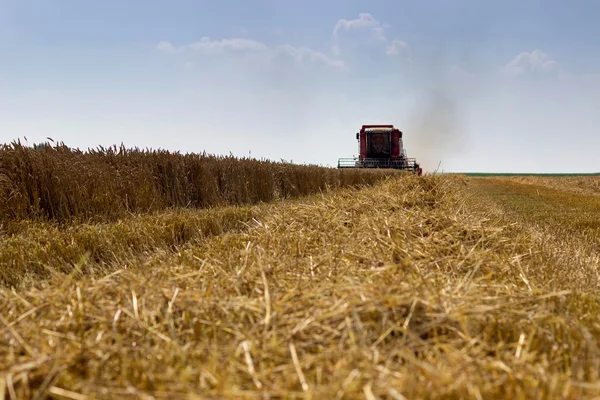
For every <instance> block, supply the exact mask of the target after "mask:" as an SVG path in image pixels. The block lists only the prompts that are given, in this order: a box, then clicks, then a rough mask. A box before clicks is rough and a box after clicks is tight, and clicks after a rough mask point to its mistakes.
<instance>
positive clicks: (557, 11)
mask: <svg viewBox="0 0 600 400" xmlns="http://www.w3.org/2000/svg"><path fill="white" fill-rule="evenodd" d="M598 17H600V2H594V1H592V0H589V1H571V2H566V1H558V0H546V1H541V0H530V1H516V0H509V1H503V2H494V3H492V2H488V1H474V0H458V1H442V0H424V1H418V2H417V1H412V2H408V1H357V0H351V1H342V0H331V1H322V2H320V1H312V0H310V1H303V2H284V1H274V0H272V1H249V0H248V1H241V0H220V1H210V2H209V1H191V0H171V1H156V0H147V1H141V0H139V1H138V0H129V1H122V0H120V1H117V0H103V1H101V2H100V1H98V2H92V1H84V0H53V1H46V0H44V1H42V0H36V1H34V0H18V1H16V0H14V1H8V0H0V141H1V142H10V141H12V140H14V139H17V138H21V140H23V138H24V137H27V139H28V141H29V142H30V143H37V142H40V141H44V140H45V138H46V137H48V136H49V137H52V138H53V139H55V140H60V141H64V142H65V143H66V144H67V145H70V146H73V147H79V148H82V149H85V148H88V147H96V146H97V145H103V146H107V145H111V144H120V143H124V144H125V145H126V146H129V147H133V146H137V147H142V148H144V147H151V148H159V147H160V148H166V149H170V150H179V151H181V152H202V151H207V152H210V153H217V154H228V153H230V152H231V153H233V154H235V155H238V156H247V155H249V154H251V155H252V156H253V157H265V158H270V159H277V160H278V159H285V160H293V161H294V162H298V163H316V164H322V165H335V164H336V162H337V158H338V157H345V156H352V155H355V154H356V152H357V149H356V147H357V146H356V140H355V138H354V134H355V132H357V131H358V129H360V126H361V125H362V124H369V123H392V124H395V125H396V126H398V127H399V128H400V129H401V130H403V131H404V135H405V139H404V141H405V145H406V148H407V152H408V154H409V156H413V157H417V158H418V159H419V160H420V161H421V162H422V163H423V164H424V166H425V168H426V169H428V170H431V169H433V168H436V167H437V166H438V164H439V163H440V162H441V165H442V169H444V170H446V171H509V172H510V171H514V172H554V171H564V172H586V171H600V157H599V156H598V153H599V150H598V149H600V135H599V132H600V131H599V129H600V114H598V109H599V106H600V41H598V40H597V38H598V37H599V35H600V27H598V25H597V23H596V21H597V19H598Z"/></svg>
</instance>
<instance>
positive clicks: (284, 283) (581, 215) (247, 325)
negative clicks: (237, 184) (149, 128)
mask: <svg viewBox="0 0 600 400" xmlns="http://www.w3.org/2000/svg"><path fill="white" fill-rule="evenodd" d="M103 157H104V156H103ZM149 157H150V156H149ZM103 160H104V159H103ZM122 164H123V165H129V164H127V163H122ZM99 165H104V164H103V163H99ZM136 165H139V164H136ZM144 165H146V164H144ZM158 165H163V164H158ZM167 165H168V164H167ZM184 165H185V164H184ZM256 165H258V167H257V170H260V171H267V176H268V175H269V173H268V172H269V171H270V170H269V169H268V168H267V167H264V168H265V169H264V170H263V169H261V168H263V167H262V164H256ZM273 167H274V169H275V170H276V169H277V168H279V166H277V165H274V166H273ZM61 168H66V166H62V167H61ZM76 170H77V169H74V170H70V171H73V172H75V171H76ZM132 170H133V169H132ZM302 171H308V170H302ZM251 172H252V171H251V170H250V173H249V174H248V176H251V175H252V173H251ZM85 176H89V175H85ZM173 176H181V175H177V174H176V175H173ZM226 176H230V177H234V176H235V175H226ZM292 176H293V174H292ZM303 179H305V180H307V179H308V180H310V179H320V178H319V175H318V173H315V175H311V176H308V175H304V176H303ZM519 179H520V178H519ZM536 179H538V178H527V179H526V180H524V181H519V180H518V179H517V180H515V179H513V178H504V177H493V178H492V177H489V178H486V177H464V176H455V175H428V176H423V177H417V176H413V175H396V177H393V178H392V179H381V180H379V181H378V182H373V185H371V186H368V187H363V188H362V189H360V190H358V189H356V188H355V187H350V186H347V187H337V188H335V189H333V187H332V188H330V189H327V188H325V190H323V191H322V192H319V190H320V189H317V191H316V192H315V194H312V195H309V196H304V197H296V198H295V199H294V200H283V201H278V202H272V203H260V204H251V202H250V203H248V204H238V205H234V206H226V205H224V204H223V206H219V207H211V208H207V209H197V208H187V209H186V208H181V207H169V208H165V209H157V211H156V212H152V213H143V212H142V211H143V209H140V210H138V213H136V214H134V213H131V214H129V213H127V215H124V216H122V217H120V219H119V220H111V219H110V218H108V217H107V216H110V214H103V215H102V218H99V219H98V221H94V219H93V218H92V219H91V220H90V221H86V222H85V223H77V222H76V221H67V222H64V223H63V224H60V225H57V224H56V223H54V222H53V221H44V220H39V219H35V220H34V219H28V218H25V219H22V220H21V221H20V222H19V223H18V226H19V229H15V230H14V231H13V232H12V233H8V232H4V233H3V234H2V236H0V240H2V243H0V272H1V273H0V277H1V278H2V282H1V283H0V310H2V311H0V317H1V318H0V397H1V396H2V395H4V396H5V398H35V397H36V396H38V397H37V398H43V397H44V396H52V397H54V398H71V399H84V398H92V397H94V398H115V397H117V398H140V399H146V398H150V396H152V398H156V399H159V398H165V399H166V398H168V399H179V398H181V399H194V398H269V397H279V398H313V399H321V398H332V399H349V398H365V399H368V400H372V399H384V398H385V399H404V398H440V397H443V398H475V399H480V398H486V399H487V398H515V399H530V398H569V399H570V398H573V399H574V398H592V397H594V396H598V395H600V373H599V371H600V350H599V349H600V347H599V346H600V324H599V323H598V319H597V315H598V310H600V295H598V289H599V288H600V278H599V276H600V274H599V273H598V264H599V258H598V255H597V254H598V251H597V250H598V245H599V244H600V223H599V220H598V217H597V216H598V215H600V195H598V194H595V193H593V190H589V191H583V192H578V190H579V189H578V188H580V187H582V186H586V185H587V186H589V187H594V185H595V183H594V182H596V181H595V178H581V179H584V182H583V183H581V182H579V181H576V180H573V181H569V180H564V178H556V179H557V180H556V181H554V180H553V179H555V178H549V180H544V179H546V178H539V179H540V180H536ZM569 179H570V178H569ZM578 179H579V178H578ZM105 181H108V180H98V182H105ZM82 182H83V181H82ZM134 182H135V180H134ZM224 183H226V182H225V181H222V182H221V184H224ZM305 184H306V185H309V186H306V187H315V188H317V187H318V185H316V184H315V186H310V183H309V182H305ZM334 186H335V185H334ZM339 186H343V185H339ZM269 187H271V186H269ZM573 188H576V189H577V190H575V191H574V190H573ZM186 190H189V189H186ZM296 194H298V193H296ZM84 208H85V207H84ZM89 212H91V211H89ZM85 215H86V216H87V214H85ZM90 215H91V214H90ZM15 226H16V225H15ZM88 396H90V397H88Z"/></svg>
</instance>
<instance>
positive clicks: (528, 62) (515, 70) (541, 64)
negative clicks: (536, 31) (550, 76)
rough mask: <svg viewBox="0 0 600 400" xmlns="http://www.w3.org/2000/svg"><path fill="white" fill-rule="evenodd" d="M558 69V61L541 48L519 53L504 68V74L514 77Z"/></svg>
mask: <svg viewBox="0 0 600 400" xmlns="http://www.w3.org/2000/svg"><path fill="white" fill-rule="evenodd" d="M557 70H558V63H557V62H556V61H555V60H554V59H552V57H550V55H548V54H547V53H544V52H543V51H541V50H539V49H536V50H533V51H531V52H521V53H519V54H518V55H517V56H516V57H515V58H513V59H512V60H510V61H509V62H508V63H507V64H506V65H505V66H504V67H503V68H502V72H503V73H504V74H506V75H509V76H513V77H516V76H520V75H525V74H534V73H548V72H556V71H557Z"/></svg>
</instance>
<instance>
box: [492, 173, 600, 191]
mask: <svg viewBox="0 0 600 400" xmlns="http://www.w3.org/2000/svg"><path fill="white" fill-rule="evenodd" d="M494 179H502V180H506V181H509V182H516V183H524V184H528V185H534V186H544V187H548V188H551V189H556V190H560V191H569V192H574V193H579V194H594V195H600V176H564V177H563V176H561V177H546V176H510V177H508V176H507V177H497V178H496V177H495V178H494Z"/></svg>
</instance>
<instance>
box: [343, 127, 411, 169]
mask: <svg viewBox="0 0 600 400" xmlns="http://www.w3.org/2000/svg"><path fill="white" fill-rule="evenodd" d="M356 140H358V142H359V151H360V154H359V156H358V158H340V159H339V160H338V168H392V169H401V170H407V171H411V172H415V173H417V174H418V175H419V176H421V175H422V174H423V170H422V169H421V167H420V165H419V164H418V163H417V161H416V160H415V159H414V158H407V157H406V150H405V149H404V144H403V143H402V132H401V131H400V130H399V129H397V128H394V125H363V126H362V129H361V130H360V132H359V133H357V134H356Z"/></svg>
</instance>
